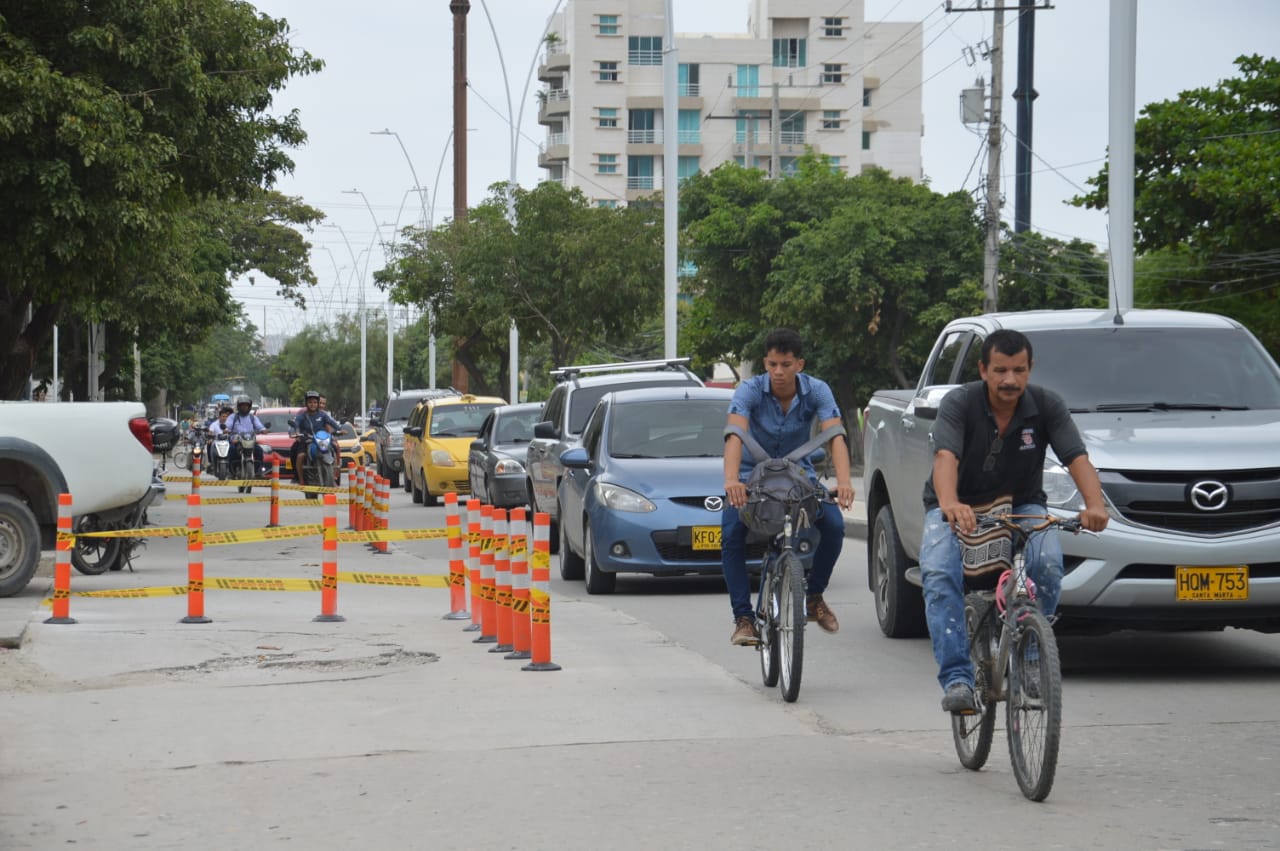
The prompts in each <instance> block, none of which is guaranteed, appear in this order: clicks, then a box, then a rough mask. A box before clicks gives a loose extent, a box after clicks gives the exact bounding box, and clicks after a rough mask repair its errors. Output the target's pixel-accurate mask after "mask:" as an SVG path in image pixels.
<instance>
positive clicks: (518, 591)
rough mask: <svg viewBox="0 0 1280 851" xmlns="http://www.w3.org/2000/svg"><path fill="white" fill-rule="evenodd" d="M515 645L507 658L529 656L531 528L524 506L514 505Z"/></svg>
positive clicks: (512, 570)
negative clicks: (527, 522)
mask: <svg viewBox="0 0 1280 851" xmlns="http://www.w3.org/2000/svg"><path fill="white" fill-rule="evenodd" d="M508 537H509V538H510V540H511V545H510V551H511V646H512V650H511V652H510V653H508V654H507V655H506V656H503V657H502V658H504V659H529V658H531V654H530V653H529V530H528V528H527V527H526V526H525V512H524V509H523V508H513V509H511V522H510V529H509V531H508Z"/></svg>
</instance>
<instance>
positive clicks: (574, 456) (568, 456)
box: [560, 446, 591, 470]
mask: <svg viewBox="0 0 1280 851" xmlns="http://www.w3.org/2000/svg"><path fill="white" fill-rule="evenodd" d="M560 463H561V464H563V465H564V466H566V467H569V468H570V469H573V470H585V469H587V468H588V467H590V466H591V456H590V455H588V454H587V450H586V449H584V448H583V447H581V446H575V447H573V448H572V449H566V450H565V451H564V452H561V453H560Z"/></svg>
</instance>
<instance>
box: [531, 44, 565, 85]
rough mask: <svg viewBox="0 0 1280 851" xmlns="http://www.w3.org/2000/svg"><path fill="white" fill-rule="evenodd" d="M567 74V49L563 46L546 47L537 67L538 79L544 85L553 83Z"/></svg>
mask: <svg viewBox="0 0 1280 851" xmlns="http://www.w3.org/2000/svg"><path fill="white" fill-rule="evenodd" d="M568 72H569V49H568V48H567V47H565V46H564V45H563V44H554V45H548V46H547V51H546V53H544V54H543V56H542V63H541V64H539V65H538V79H539V80H541V81H542V82H544V83H551V82H555V81H556V80H559V79H560V78H562V77H563V76H564V75H565V74H567V73H568Z"/></svg>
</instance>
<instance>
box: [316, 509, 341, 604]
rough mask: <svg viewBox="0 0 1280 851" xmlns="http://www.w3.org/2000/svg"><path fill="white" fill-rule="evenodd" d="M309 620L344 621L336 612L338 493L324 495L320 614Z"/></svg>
mask: <svg viewBox="0 0 1280 851" xmlns="http://www.w3.org/2000/svg"><path fill="white" fill-rule="evenodd" d="M311 620H313V621H322V622H325V623H336V622H338V621H345V620H346V618H344V617H343V616H342V615H340V614H338V495H337V494H333V493H327V494H325V495H324V558H323V561H322V562H321V565H320V614H318V615H316V616H315V617H314V618H312V619H311Z"/></svg>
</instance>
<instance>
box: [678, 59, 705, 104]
mask: <svg viewBox="0 0 1280 851" xmlns="http://www.w3.org/2000/svg"><path fill="white" fill-rule="evenodd" d="M699 76H701V75H700V74H699V71H698V66H697V65H694V64H686V63H684V62H681V63H680V97H682V98H696V97H698V96H699V95H701V94H702V86H701V85H700V83H699V79H698V78H699Z"/></svg>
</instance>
